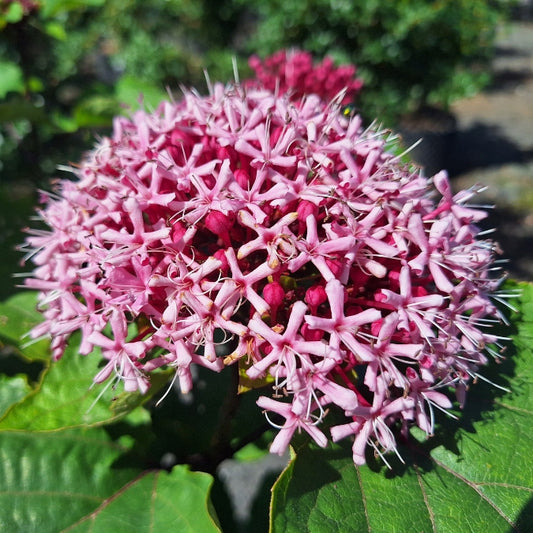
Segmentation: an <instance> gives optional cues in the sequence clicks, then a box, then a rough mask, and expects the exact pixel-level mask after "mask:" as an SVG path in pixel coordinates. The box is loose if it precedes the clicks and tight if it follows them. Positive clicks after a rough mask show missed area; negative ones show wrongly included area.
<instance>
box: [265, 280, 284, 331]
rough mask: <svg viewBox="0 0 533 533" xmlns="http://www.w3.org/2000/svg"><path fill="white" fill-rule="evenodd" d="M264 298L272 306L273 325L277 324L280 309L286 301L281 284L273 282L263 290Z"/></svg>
mask: <svg viewBox="0 0 533 533" xmlns="http://www.w3.org/2000/svg"><path fill="white" fill-rule="evenodd" d="M263 298H264V299H265V302H266V303H267V304H268V305H269V306H270V319H271V323H272V324H275V323H276V320H277V314H278V309H279V307H280V306H281V304H282V303H283V300H284V299H285V291H284V290H283V287H282V286H281V284H280V283H278V282H277V281H272V282H271V283H268V284H267V285H265V287H264V288H263Z"/></svg>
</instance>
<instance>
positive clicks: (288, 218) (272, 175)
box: [26, 52, 499, 463]
mask: <svg viewBox="0 0 533 533" xmlns="http://www.w3.org/2000/svg"><path fill="white" fill-rule="evenodd" d="M253 65H254V66H255V68H256V71H257V74H258V80H259V81H258V82H257V83H254V84H249V85H246V86H245V87H243V86H240V85H238V84H237V85H231V86H225V87H224V86H222V85H215V86H213V87H212V90H211V94H209V95H208V96H200V95H198V94H197V93H195V92H189V91H185V93H184V96H183V98H182V99H181V100H179V101H178V102H172V103H170V102H164V103H162V104H161V105H160V106H159V107H158V108H157V109H156V111H155V112H152V113H148V112H145V111H142V110H141V111H137V112H136V113H134V114H133V116H132V117H131V118H129V119H128V118H117V119H116V120H115V123H114V132H113V136H112V137H111V138H106V139H103V140H102V141H101V142H100V143H99V144H98V145H97V146H96V148H95V149H94V150H93V151H92V152H91V153H89V154H87V155H86V157H85V158H84V160H83V161H82V163H81V165H80V166H79V167H76V168H73V169H72V172H73V173H74V176H75V179H74V180H72V181H70V180H62V181H59V182H58V183H57V185H56V191H55V194H54V195H49V196H47V197H45V203H44V206H43V207H42V209H41V210H40V211H39V215H40V218H41V219H42V221H43V222H44V223H45V224H46V225H47V226H48V228H49V229H48V230H47V231H42V230H39V231H30V235H29V236H28V237H27V242H26V244H27V247H28V248H29V249H30V250H31V257H32V260H33V262H34V263H35V265H36V269H35V271H34V273H33V276H32V277H30V278H28V279H27V281H26V284H27V286H28V287H31V288H35V289H38V290H39V291H40V307H41V309H42V312H43V314H44V317H45V321H44V323H43V324H41V325H39V326H38V327H36V328H35V330H34V332H33V334H34V336H36V337H40V336H43V335H49V336H50V337H51V338H52V339H53V342H52V347H53V352H54V356H55V357H56V358H57V357H61V355H62V353H63V351H64V349H65V345H66V341H67V339H68V337H69V335H70V334H71V333H73V332H74V331H76V330H81V334H82V345H81V352H82V353H84V354H89V353H90V352H91V350H92V349H93V347H95V346H98V347H101V349H102V355H103V357H105V359H106V360H107V364H106V366H105V367H104V368H103V370H102V371H100V373H99V374H98V375H97V376H96V377H95V381H96V382H101V381H104V380H106V379H108V378H109V377H111V376H114V377H115V379H118V380H122V381H123V382H124V384H125V388H126V389H127V390H129V391H130V390H136V389H139V390H141V391H142V392H144V391H145V390H146V389H147V388H148V387H149V385H150V374H151V373H152V372H155V371H157V369H158V368H160V367H162V366H168V367H170V368H175V369H176V374H177V376H178V377H179V383H180V386H181V389H182V390H183V391H184V392H188V391H189V390H190V389H191V387H193V385H194V380H193V378H192V374H191V366H192V365H203V366H205V367H206V368H209V369H212V370H214V371H220V370H221V369H222V368H224V366H227V365H233V364H238V365H240V366H241V368H242V369H243V370H244V371H246V372H247V374H248V377H249V379H251V380H255V379H257V380H263V378H264V377H265V375H267V374H268V375H270V376H271V381H272V382H273V387H274V396H275V397H276V398H278V399H279V401H278V400H272V399H271V398H268V397H267V396H263V397H262V398H260V400H259V402H258V404H259V406H260V407H261V408H262V409H264V410H265V411H266V412H267V416H268V413H272V414H273V413H277V414H278V415H281V416H282V417H284V419H285V422H284V423H283V425H281V426H279V427H280V428H281V433H280V436H278V437H277V438H276V440H275V442H274V451H276V452H282V451H283V450H284V449H285V448H286V446H287V445H288V443H289V441H290V439H291V436H292V434H293V433H294V431H297V430H298V431H299V430H301V429H303V430H305V431H306V432H308V433H309V434H310V435H311V437H312V438H314V439H315V440H316V442H317V443H318V444H319V445H321V446H324V445H325V444H326V437H325V435H324V433H323V431H322V430H321V429H319V427H318V426H319V425H321V424H325V419H326V418H327V412H328V410H330V409H337V410H338V411H340V412H341V413H344V415H345V416H346V418H347V421H346V424H343V425H340V426H336V427H334V428H332V430H331V431H332V435H333V437H334V438H335V439H338V438H341V437H344V436H347V435H352V436H353V437H354V443H355V444H354V459H355V461H356V463H362V462H364V460H365V458H364V453H365V449H366V447H367V446H368V445H371V446H373V447H374V448H375V449H376V450H377V451H378V453H381V451H388V450H393V449H395V446H396V444H395V437H394V433H393V431H392V430H391V428H392V427H393V426H394V425H396V424H397V423H400V425H402V424H403V425H405V424H411V423H414V424H418V425H419V426H420V427H421V428H422V429H423V430H425V431H427V433H428V434H430V433H432V431H433V418H432V412H433V411H432V406H438V407H439V408H440V409H442V410H446V409H448V408H449V407H450V405H451V404H450V403H449V401H447V400H446V397H445V395H444V394H443V393H442V392H438V390H439V389H441V390H442V391H443V392H445V391H446V390H450V389H451V390H453V389H455V390H456V391H457V393H458V394H459V395H460V397H461V398H462V396H463V393H464V390H465V387H466V385H467V383H468V381H469V380H470V379H471V378H472V377H475V376H476V375H477V371H478V367H479V365H482V364H484V363H485V362H486V359H487V358H486V356H485V355H484V354H483V352H484V349H485V347H486V345H487V344H488V343H494V342H496V343H497V341H498V339H497V338H496V337H494V336H492V335H490V334H489V333H487V330H486V328H485V327H484V326H486V325H487V324H490V321H491V320H493V319H494V320H498V319H499V314H498V311H497V309H496V308H495V306H494V305H493V304H492V303H491V294H492V293H493V292H494V291H495V290H496V289H497V286H498V281H497V280H493V279H492V278H491V277H490V276H489V272H490V270H491V269H492V263H493V254H494V250H495V247H494V244H493V243H492V242H491V241H487V240H483V239H480V235H479V231H478V229H477V228H476V226H475V225H473V224H474V223H475V221H477V220H478V219H479V218H480V217H481V216H482V213H481V212H480V211H478V210H475V209H473V208H471V207H469V206H468V205H467V204H466V202H467V201H468V200H469V198H470V194H468V193H463V194H458V195H455V196H453V195H452V194H451V192H450V188H449V184H448V181H447V178H446V175H445V173H439V174H438V175H437V176H435V177H434V178H433V179H428V178H426V177H425V176H424V175H423V174H422V173H421V172H420V171H419V170H418V169H416V168H415V167H413V166H409V165H406V164H404V163H402V162H401V159H400V157H397V156H396V155H395V153H394V152H393V151H391V148H390V147H391V146H393V141H394V139H393V138H392V137H391V135H390V133H388V132H382V131H378V130H375V129H367V130H364V129H362V128H361V121H360V119H359V118H358V117H357V116H346V115H345V114H344V113H343V112H342V107H341V105H342V103H341V102H339V101H338V100H335V101H334V102H331V101H329V99H330V98H331V97H333V96H335V94H336V93H337V92H338V91H339V90H340V89H342V87H347V88H348V92H347V93H346V94H349V92H350V91H355V90H356V86H357V83H355V82H353V81H352V82H350V83H348V81H347V80H348V78H350V79H351V78H352V76H353V73H354V71H353V70H349V71H348V70H346V69H345V70H335V69H333V67H332V65H331V63H330V62H328V61H326V62H324V63H322V64H321V65H319V66H317V67H314V66H313V65H312V63H311V62H310V56H308V54H305V53H303V52H302V53H297V54H293V55H284V56H283V57H282V56H281V55H280V56H279V57H278V56H276V57H275V58H271V59H270V60H267V61H266V62H265V64H264V65H263V64H262V63H260V62H258V60H255V59H254V60H253ZM311 71H312V72H315V73H317V72H318V73H319V74H320V75H319V76H318V78H317V79H319V80H322V81H321V82H320V83H319V87H318V90H317V91H314V90H313V87H314V85H313V83H316V81H313V79H314V78H313V76H310V75H309V73H310V72H311ZM317 75H318V74H317ZM274 79H275V80H277V81H276V87H271V85H272V84H271V81H272V80H274ZM326 82H327V83H326ZM276 90H277V92H276ZM316 93H318V94H316ZM296 95H298V97H297V98H295V96H296ZM434 185H435V187H436V189H437V191H435V187H434ZM435 192H436V193H437V198H436V199H434V197H435ZM217 332H222V333H223V335H222V338H223V339H224V342H228V343H229V342H230V340H232V339H233V341H232V342H233V344H232V348H231V349H230V350H229V351H230V352H231V353H229V354H228V351H227V350H226V351H225V353H222V352H221V350H220V344H221V341H220V340H219V338H220V336H219V335H217V334H216V333H217ZM110 337H111V338H110ZM230 345H231V344H228V346H230ZM262 382H263V381H262Z"/></svg>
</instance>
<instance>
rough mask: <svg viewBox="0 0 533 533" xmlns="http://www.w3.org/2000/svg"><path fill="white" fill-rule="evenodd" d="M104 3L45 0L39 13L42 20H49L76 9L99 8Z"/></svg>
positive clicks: (76, 0)
mask: <svg viewBox="0 0 533 533" xmlns="http://www.w3.org/2000/svg"><path fill="white" fill-rule="evenodd" d="M104 3H105V0H45V1H44V2H42V7H41V11H42V15H43V17H44V18H49V17H55V16H56V15H58V14H60V13H66V12H69V11H75V10H77V9H85V8H88V7H99V6H101V5H103V4H104Z"/></svg>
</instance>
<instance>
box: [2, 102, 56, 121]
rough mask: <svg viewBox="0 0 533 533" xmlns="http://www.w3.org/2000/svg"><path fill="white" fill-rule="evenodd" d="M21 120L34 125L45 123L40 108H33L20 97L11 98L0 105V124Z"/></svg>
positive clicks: (45, 119)
mask: <svg viewBox="0 0 533 533" xmlns="http://www.w3.org/2000/svg"><path fill="white" fill-rule="evenodd" d="M21 119H26V120H29V121H30V122H34V123H45V122H47V117H46V115H45V113H44V110H43V109H42V108H40V107H35V106H34V105H33V104H32V103H31V102H28V101H27V100H24V99H22V98H21V97H16V98H11V99H10V100H9V101H8V102H2V103H0V122H12V121H14V120H21Z"/></svg>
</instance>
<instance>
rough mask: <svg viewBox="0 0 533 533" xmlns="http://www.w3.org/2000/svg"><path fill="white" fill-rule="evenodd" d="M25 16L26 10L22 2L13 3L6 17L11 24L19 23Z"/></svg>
mask: <svg viewBox="0 0 533 533" xmlns="http://www.w3.org/2000/svg"><path fill="white" fill-rule="evenodd" d="M23 16H24V8H23V7H22V3H21V2H11V3H10V4H9V6H8V8H7V11H6V13H5V15H4V17H5V19H6V21H7V22H8V23H10V24H14V23H15V22H19V21H20V20H22V17H23Z"/></svg>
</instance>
